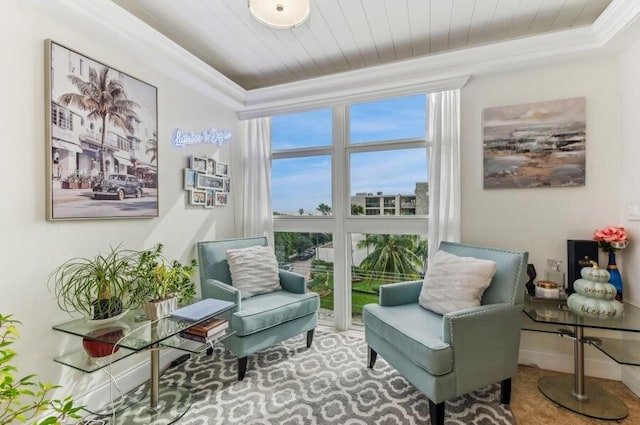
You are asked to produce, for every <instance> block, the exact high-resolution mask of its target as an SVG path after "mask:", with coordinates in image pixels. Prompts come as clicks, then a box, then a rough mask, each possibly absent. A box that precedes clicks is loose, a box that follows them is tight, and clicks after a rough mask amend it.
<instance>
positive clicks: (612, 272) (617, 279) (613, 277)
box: [607, 252, 622, 302]
mask: <svg viewBox="0 0 640 425" xmlns="http://www.w3.org/2000/svg"><path fill="white" fill-rule="evenodd" d="M607 271H608V272H609V283H610V284H612V285H613V286H615V287H616V300H618V301H620V302H622V276H621V275H620V270H618V266H617V265H616V253H615V252H610V253H609V264H607Z"/></svg>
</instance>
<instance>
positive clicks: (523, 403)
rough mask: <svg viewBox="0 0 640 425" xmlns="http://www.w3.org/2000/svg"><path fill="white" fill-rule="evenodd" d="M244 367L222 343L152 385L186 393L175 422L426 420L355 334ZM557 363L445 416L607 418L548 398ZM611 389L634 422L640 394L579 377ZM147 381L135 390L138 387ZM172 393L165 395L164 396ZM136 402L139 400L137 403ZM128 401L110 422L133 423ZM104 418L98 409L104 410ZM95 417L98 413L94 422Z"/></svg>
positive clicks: (638, 420) (295, 341)
mask: <svg viewBox="0 0 640 425" xmlns="http://www.w3.org/2000/svg"><path fill="white" fill-rule="evenodd" d="M249 359H250V360H249V365H248V370H247V375H246V377H245V379H244V380H243V381H241V382H238V381H237V375H236V373H237V369H236V358H235V357H233V356H232V355H231V354H230V353H229V352H226V351H225V350H224V349H222V348H221V347H216V351H215V352H214V354H213V355H211V356H207V355H199V356H192V358H191V359H190V360H188V361H187V362H185V363H183V364H182V365H180V366H178V367H172V368H169V369H168V370H166V371H165V373H164V374H163V376H162V378H161V390H169V391H168V392H167V394H168V395H169V399H168V401H169V402H171V401H172V400H173V401H175V400H177V398H179V397H181V396H180V395H179V394H175V395H172V393H171V389H172V388H179V389H182V391H183V393H184V392H185V391H186V392H187V393H190V396H191V400H192V406H191V408H190V409H189V410H188V411H187V412H186V414H185V415H184V416H183V417H182V418H180V419H179V420H178V421H177V422H175V423H176V424H178V425H217V424H225V425H226V424H229V425H234V424H237V425H303V424H304V425H361V424H362V425H365V424H367V425H369V424H378V425H400V424H403V425H404V424H406V425H427V424H429V423H430V421H429V414H428V400H427V398H426V397H425V396H424V395H422V394H421V393H420V392H419V391H417V390H416V389H415V388H414V387H413V386H412V385H411V384H409V383H408V382H407V381H406V380H405V379H404V378H402V377H401V376H400V375H399V374H398V373H397V372H396V371H395V370H394V369H393V368H392V367H390V366H389V365H388V364H387V363H386V362H385V361H384V359H383V358H381V357H380V356H378V361H377V362H376V365H375V368H374V369H373V370H371V369H368V368H367V367H366V343H365V342H364V339H363V337H362V335H361V334H360V333H346V334H345V333H335V332H331V331H320V332H317V334H316V337H315V340H314V343H313V345H312V347H311V348H310V349H307V348H306V345H305V338H304V335H302V336H299V337H296V338H292V339H290V340H287V341H285V342H284V343H282V344H277V345H276V346H274V347H272V348H269V349H266V350H263V351H261V352H259V353H257V354H255V355H253V356H250V358H249ZM559 374H560V373H559V372H552V371H548V370H543V369H538V368H535V367H528V366H519V368H518V373H517V374H516V376H515V377H514V379H513V385H512V397H511V405H510V406H503V405H501V404H500V403H499V397H500V389H499V385H498V384H495V385H492V386H489V387H487V388H483V389H481V390H479V391H476V392H474V393H472V394H469V395H466V396H463V397H460V398H458V399H455V400H451V401H448V402H447V403H446V406H445V411H446V413H445V414H446V418H445V423H446V424H447V425H453V424H456V425H458V424H459V425H462V424H464V425H466V424H475V425H490V424H518V425H550V424H553V425H555V424H562V425H588V424H591V425H593V424H612V423H616V422H615V421H603V420H597V419H591V418H588V417H585V416H582V415H578V414H576V413H573V412H571V411H569V410H566V409H564V408H562V407H560V406H558V405H556V404H555V403H553V402H552V401H550V400H549V399H547V398H546V397H545V396H544V395H543V394H542V393H541V392H540V391H539V390H538V387H537V381H538V379H539V378H540V377H542V376H547V375H559ZM591 381H594V382H597V383H598V384H599V385H600V386H601V387H603V388H604V389H605V390H607V391H609V392H610V393H612V394H614V395H616V396H617V397H619V398H620V399H621V400H622V401H623V402H624V403H625V404H626V405H627V407H628V408H629V416H628V417H627V418H625V419H623V420H621V421H618V423H623V424H628V425H632V424H640V401H639V399H638V397H637V396H636V395H635V394H633V393H632V392H631V391H630V390H629V389H628V388H627V387H626V386H625V385H624V384H623V383H621V382H618V381H609V380H604V379H595V378H588V380H587V385H588V384H589V382H591ZM146 390H147V386H146V385H144V386H141V387H140V388H138V390H137V391H136V392H137V393H138V394H142V393H143V392H144V391H146ZM172 398H173V399H172ZM145 405H146V406H148V404H144V403H143V404H142V405H141V407H140V408H139V409H138V413H139V412H143V411H144V410H145V409H146V408H145V407H144V406H145ZM132 412H133V413H134V415H135V413H136V409H135V408H134V409H130V411H129V412H125V413H122V414H119V415H118V418H117V420H116V421H113V422H111V421H108V420H107V421H105V422H104V423H113V424H129V423H132V424H138V423H140V424H142V423H153V424H154V425H163V424H165V423H169V422H168V421H165V420H162V419H158V420H155V419H154V420H153V421H152V422H149V420H148V419H146V420H143V421H142V422H140V419H136V418H134V417H133V416H134V415H132V414H131V413H132ZM105 419H106V418H105ZM95 423H99V422H95Z"/></svg>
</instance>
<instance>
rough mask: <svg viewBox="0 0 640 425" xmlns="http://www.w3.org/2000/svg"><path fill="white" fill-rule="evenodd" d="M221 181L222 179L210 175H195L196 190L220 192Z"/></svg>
mask: <svg viewBox="0 0 640 425" xmlns="http://www.w3.org/2000/svg"><path fill="white" fill-rule="evenodd" d="M222 185H223V181H222V178H220V177H217V176H214V175H211V174H201V173H198V174H197V175H196V187H197V188H198V189H217V190H222Z"/></svg>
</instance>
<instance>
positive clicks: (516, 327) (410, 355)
mask: <svg viewBox="0 0 640 425" xmlns="http://www.w3.org/2000/svg"><path fill="white" fill-rule="evenodd" d="M440 249H441V250H443V251H446V252H448V253H450V254H454V255H457V256H461V257H476V258H481V259H485V260H493V261H495V262H496V266H497V270H496V273H495V275H494V277H493V279H492V280H491V283H490V285H489V287H488V288H487V289H486V290H485V292H484V294H483V296H482V301H481V305H480V306H479V307H472V308H468V309H465V310H461V311H455V312H452V313H447V314H444V315H439V314H437V313H434V312H432V311H430V310H427V309H425V308H423V307H422V306H420V304H418V297H419V294H420V291H421V289H422V281H414V282H401V283H395V284H390V285H384V286H381V287H380V300H379V304H368V305H366V306H364V310H363V320H364V326H365V338H366V341H367V344H368V359H367V365H368V367H369V368H373V367H374V365H375V361H376V357H377V355H378V354H380V355H381V356H382V357H383V358H384V359H385V360H386V361H387V362H388V363H389V364H390V365H391V366H393V367H394V368H395V369H396V370H397V371H398V372H399V373H400V374H401V375H402V376H404V377H405V378H406V379H407V380H408V381H409V382H411V383H412V384H413V385H414V386H415V387H416V388H417V389H418V390H420V391H421V392H423V393H424V394H425V395H426V396H427V397H428V398H429V414H430V417H431V423H432V424H433V425H443V424H444V417H445V409H444V402H445V401H446V400H449V399H452V398H455V397H459V396H461V395H463V394H466V393H469V392H471V391H474V390H476V389H479V388H482V387H485V386H487V385H490V384H493V383H496V382H500V383H501V403H504V404H508V403H509V402H510V397H511V377H512V376H514V375H515V373H516V371H517V366H518V351H519V348H520V328H521V320H522V305H523V302H524V281H525V276H526V274H525V270H526V266H527V259H528V253H526V252H512V251H505V250H499V249H493V248H484V247H479V246H471V245H463V244H458V243H451V242H442V243H441V244H440Z"/></svg>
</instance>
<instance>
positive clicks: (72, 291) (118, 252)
mask: <svg viewBox="0 0 640 425" xmlns="http://www.w3.org/2000/svg"><path fill="white" fill-rule="evenodd" d="M136 254H137V253H136V252H135V251H130V250H124V249H121V248H120V247H116V248H113V247H111V248H110V251H109V252H107V253H106V254H103V253H98V254H97V255H95V256H93V257H76V258H72V259H70V260H68V261H66V262H65V263H64V264H62V265H61V266H59V267H58V268H56V269H55V270H54V271H53V272H52V273H51V275H50V276H49V283H50V284H52V283H53V285H54V292H55V295H56V298H57V299H58V306H60V308H61V309H62V310H64V311H66V312H69V313H72V312H79V313H82V314H84V315H86V316H87V317H88V318H90V319H93V320H100V319H108V318H111V317H115V316H118V315H119V314H121V313H123V311H126V310H127V309H130V308H136V307H139V306H140V305H141V304H142V299H141V298H139V297H137V295H138V294H137V293H136V292H135V291H133V290H132V288H133V285H134V276H135V275H134V272H135V267H136Z"/></svg>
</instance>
